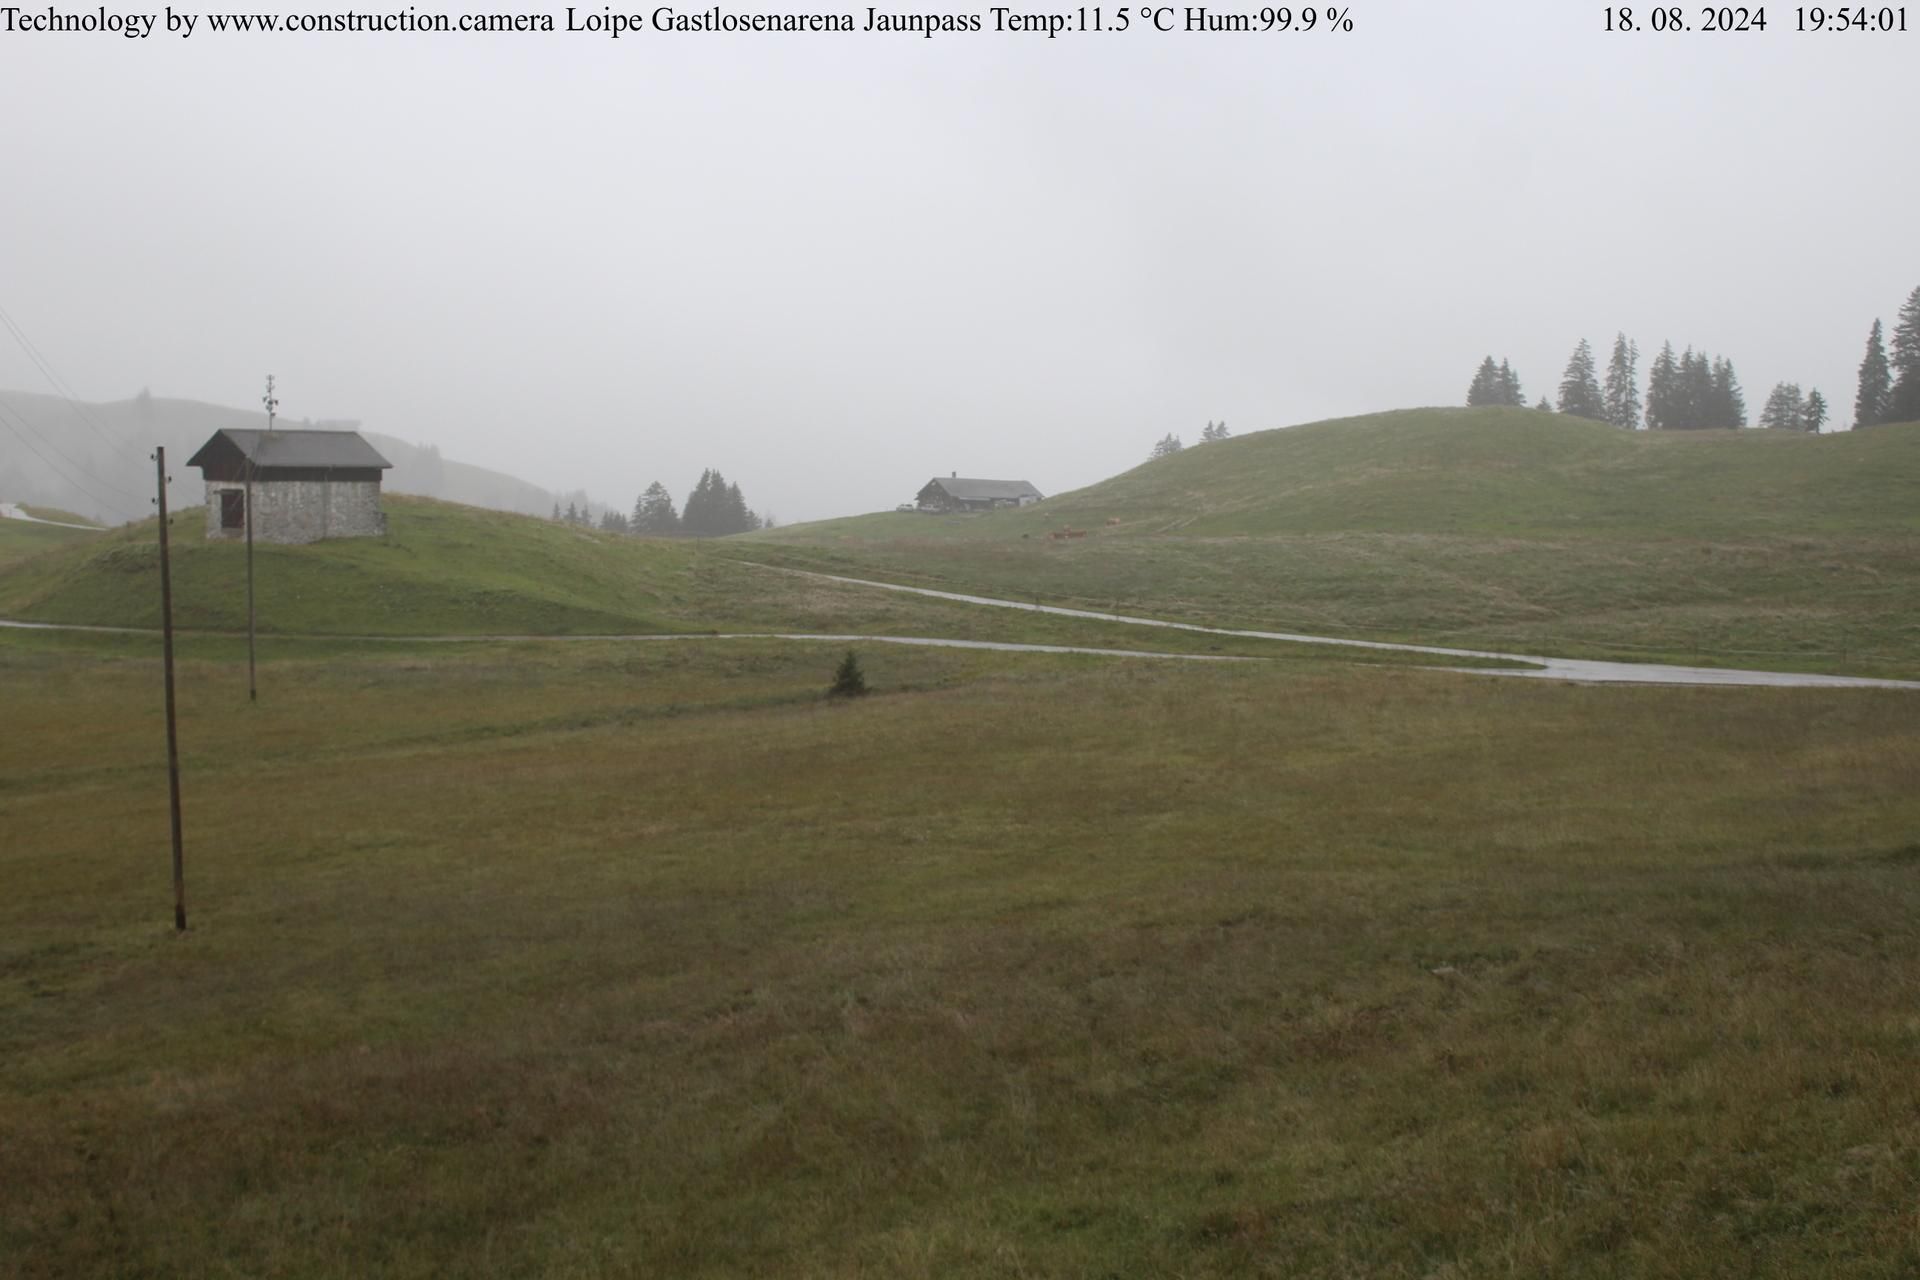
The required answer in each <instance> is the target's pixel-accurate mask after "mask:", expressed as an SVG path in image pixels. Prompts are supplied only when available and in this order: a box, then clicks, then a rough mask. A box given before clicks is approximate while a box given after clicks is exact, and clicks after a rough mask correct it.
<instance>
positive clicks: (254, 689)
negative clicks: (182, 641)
mask: <svg viewBox="0 0 1920 1280" xmlns="http://www.w3.org/2000/svg"><path fill="white" fill-rule="evenodd" d="M260 403H261V404H264V405H265V406H267V434H268V435H272V434H273V415H274V412H275V410H277V409H279V407H280V402H279V401H278V400H277V399H275V398H274V395H273V375H272V374H268V375H267V394H265V395H264V396H261V397H260ZM253 452H254V453H255V454H257V453H259V452H260V449H259V446H258V445H256V446H255V447H254V450H253ZM253 469H254V462H253V456H252V455H249V456H248V458H247V701H248V702H257V701H258V700H259V698H260V689H259V685H258V684H257V683H256V681H255V678H254V663H253V631H254V628H253Z"/></svg>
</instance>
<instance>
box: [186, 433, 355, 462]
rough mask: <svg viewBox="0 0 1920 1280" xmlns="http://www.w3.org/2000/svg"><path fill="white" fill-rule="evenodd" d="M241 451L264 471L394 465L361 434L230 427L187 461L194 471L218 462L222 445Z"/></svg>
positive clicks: (243, 456)
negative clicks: (195, 468) (293, 468)
mask: <svg viewBox="0 0 1920 1280" xmlns="http://www.w3.org/2000/svg"><path fill="white" fill-rule="evenodd" d="M223 440H224V441H225V442H226V445H227V447H229V448H232V449H234V450H237V451H238V452H239V454H240V457H241V458H242V459H244V460H246V461H249V462H252V463H253V465H254V466H256V467H258V468H259V469H260V470H262V471H266V470H270V469H273V468H276V467H304V468H315V467H331V468H338V469H340V470H347V469H350V468H357V469H361V470H365V469H369V468H372V469H382V468H387V467H391V466H392V465H393V464H392V463H391V462H388V461H387V460H386V459H385V458H383V457H381V456H380V452H379V450H377V449H375V448H374V447H373V446H372V445H370V444H368V443H367V442H366V441H365V440H363V439H361V437H360V433H359V432H358V431H260V430H256V429H253V428H248V427H230V428H228V429H226V430H224V431H216V432H214V433H213V437H212V438H211V439H209V440H208V441H207V442H206V443H205V444H203V445H201V446H200V450H199V452H198V453H195V454H194V455H193V456H192V457H191V458H188V459H187V465H188V466H190V467H199V466H205V465H207V464H208V463H210V462H217V461H218V459H219V455H220V454H221V453H224V452H226V449H224V448H221V447H220V445H221V442H222V441H223Z"/></svg>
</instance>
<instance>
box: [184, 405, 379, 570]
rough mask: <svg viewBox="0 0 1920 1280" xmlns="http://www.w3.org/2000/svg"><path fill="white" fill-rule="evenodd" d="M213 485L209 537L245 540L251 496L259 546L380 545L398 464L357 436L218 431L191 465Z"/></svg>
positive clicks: (210, 487)
mask: <svg viewBox="0 0 1920 1280" xmlns="http://www.w3.org/2000/svg"><path fill="white" fill-rule="evenodd" d="M187 465H188V466H190V467H198V468H200V474H201V475H202V476H203V477H204V478H205V479H206V482H207V537H209V538H244V537H245V536H246V529H247V493H248V490H249V489H251V490H252V493H253V536H254V539H255V540H256V541H260V542H318V541H319V540H320V539H322V538H377V537H379V536H380V535H382V534H384V533H385V532H386V531H387V517H386V515H385V514H384V513H383V512H382V511H381V510H380V473H381V472H382V471H385V470H386V469H387V468H388V467H390V466H392V465H393V464H392V463H390V462H388V461H387V460H386V459H385V458H383V457H381V456H380V454H379V452H378V451H377V450H376V449H374V447H373V446H372V445H370V444H368V443H367V442H366V441H365V440H363V439H361V438H360V433H359V432H357V431H255V430H250V429H231V430H226V431H216V432H214V433H213V438H212V439H210V440H208V441H207V442H206V443H205V444H203V445H201V446H200V451H199V452H198V453H196V454H194V455H193V456H192V457H191V458H188V459H187Z"/></svg>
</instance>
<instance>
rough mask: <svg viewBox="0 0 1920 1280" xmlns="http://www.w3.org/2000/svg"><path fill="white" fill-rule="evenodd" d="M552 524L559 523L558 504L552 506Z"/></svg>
mask: <svg viewBox="0 0 1920 1280" xmlns="http://www.w3.org/2000/svg"><path fill="white" fill-rule="evenodd" d="M553 522H554V523H555V524H559V523H560V504H559V503H558V502H556V503H554V504H553Z"/></svg>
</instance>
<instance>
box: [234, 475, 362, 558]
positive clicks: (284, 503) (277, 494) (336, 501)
mask: <svg viewBox="0 0 1920 1280" xmlns="http://www.w3.org/2000/svg"><path fill="white" fill-rule="evenodd" d="M227 490H239V491H241V492H245V490H246V486H245V485H243V484H235V483H232V482H230V481H224V480H209V481H207V537H209V538H244V537H246V536H247V535H246V527H245V526H244V525H242V526H241V527H240V528H238V529H224V528H222V527H221V525H220V495H221V493H223V492H225V491H227ZM386 531H387V517H386V513H384V512H383V511H381V510H380V482H379V481H378V480H256V481H254V482H253V538H254V541H256V542H290V543H297V542H318V541H320V539H322V538H378V537H380V536H381V535H383V534H385V533H386Z"/></svg>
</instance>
